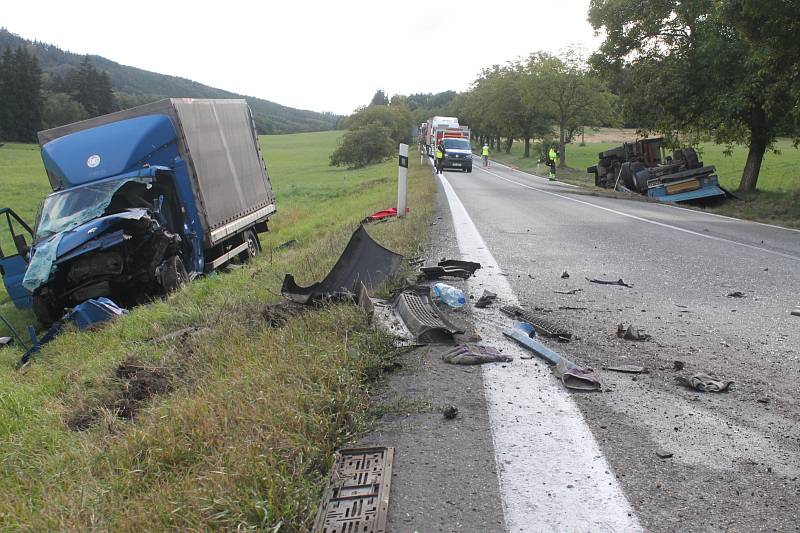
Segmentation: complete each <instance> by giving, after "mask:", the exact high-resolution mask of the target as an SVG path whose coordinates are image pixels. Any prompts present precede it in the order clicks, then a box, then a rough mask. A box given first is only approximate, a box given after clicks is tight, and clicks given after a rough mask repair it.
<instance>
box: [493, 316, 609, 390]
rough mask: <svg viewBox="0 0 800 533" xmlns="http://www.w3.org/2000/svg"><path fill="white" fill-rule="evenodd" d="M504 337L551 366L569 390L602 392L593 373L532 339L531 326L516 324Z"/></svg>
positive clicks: (504, 333) (533, 333)
mask: <svg viewBox="0 0 800 533" xmlns="http://www.w3.org/2000/svg"><path fill="white" fill-rule="evenodd" d="M503 335H505V336H506V337H508V338H510V339H512V340H514V341H516V342H517V343H519V344H520V345H522V346H523V347H524V348H527V349H528V350H530V351H532V352H533V353H535V354H536V355H538V356H539V357H541V358H542V359H544V360H545V361H546V362H548V363H549V364H551V365H552V368H551V369H552V371H553V374H554V375H555V376H556V377H557V378H559V379H560V380H561V382H562V383H563V384H564V386H565V387H567V388H568V389H573V390H581V391H599V390H601V385H600V382H599V381H598V380H597V379H595V378H594V377H593V375H592V373H591V371H589V370H586V369H584V368H581V367H579V366H578V365H576V364H575V363H573V362H572V361H570V360H569V359H566V358H565V357H562V356H561V355H560V354H558V353H557V352H554V351H553V350H551V349H550V348H548V347H547V346H545V345H544V344H542V343H540V342H537V341H536V340H534V339H532V338H531V337H534V336H536V331H534V329H533V326H531V325H530V324H527V323H525V322H518V323H516V324H514V327H513V328H509V329H506V330H505V331H503Z"/></svg>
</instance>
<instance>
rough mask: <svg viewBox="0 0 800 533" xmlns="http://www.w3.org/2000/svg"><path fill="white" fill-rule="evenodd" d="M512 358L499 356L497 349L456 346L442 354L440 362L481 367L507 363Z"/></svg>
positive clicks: (467, 345)
mask: <svg viewBox="0 0 800 533" xmlns="http://www.w3.org/2000/svg"><path fill="white" fill-rule="evenodd" d="M513 360H514V358H513V357H510V356H508V355H503V354H501V353H500V352H499V351H498V350H497V348H493V347H491V346H481V345H480V344H471V343H467V344H457V345H456V346H453V347H452V348H448V349H447V350H445V351H444V352H442V361H444V362H445V363H450V364H451V365H481V364H483V363H508V362H510V361H513Z"/></svg>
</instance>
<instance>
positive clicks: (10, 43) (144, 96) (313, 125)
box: [0, 28, 340, 133]
mask: <svg viewBox="0 0 800 533" xmlns="http://www.w3.org/2000/svg"><path fill="white" fill-rule="evenodd" d="M20 46H23V47H26V48H28V50H29V51H31V52H32V53H33V54H34V55H35V56H36V58H37V59H38V60H39V65H40V67H41V68H42V71H43V72H44V73H45V74H48V73H52V74H58V75H61V76H63V75H65V74H66V73H67V72H68V71H69V70H70V69H77V68H78V67H80V64H81V62H82V61H83V59H84V56H82V55H79V54H73V53H71V52H66V51H64V50H61V49H60V48H58V47H56V46H54V45H51V44H45V43H41V42H38V41H30V40H28V39H24V38H22V37H20V36H19V35H16V34H13V33H11V32H9V31H8V30H6V29H4V28H0V53H2V51H3V50H5V49H7V48H11V49H12V50H13V49H16V48H18V47H20ZM89 59H90V60H91V62H92V63H93V64H94V66H95V67H96V68H97V69H98V70H100V71H106V72H107V73H108V75H109V76H110V77H111V86H112V89H113V90H114V96H115V101H116V102H117V103H118V105H119V106H120V107H131V106H134V105H139V104H143V103H146V102H150V101H153V100H158V99H160V98H164V97H174V98H181V97H189V98H247V101H248V103H249V104H250V107H251V108H252V109H253V114H254V115H255V119H256V125H257V127H258V130H259V133H295V132H305V131H323V130H332V129H335V128H336V125H337V122H338V120H339V118H340V117H339V116H337V115H334V114H331V113H318V112H316V111H306V110H302V109H295V108H292V107H286V106H282V105H280V104H276V103H275V102H270V101H268V100H262V99H261V98H254V97H249V96H243V95H240V94H236V93H232V92H229V91H225V90H222V89H217V88H214V87H209V86H207V85H203V84H202V83H198V82H195V81H192V80H188V79H186V78H179V77H177V76H168V75H165V74H158V73H156V72H150V71H147V70H142V69H139V68H135V67H129V66H126V65H120V64H119V63H117V62H115V61H111V60H110V59H106V58H104V57H101V56H95V55H92V56H89Z"/></svg>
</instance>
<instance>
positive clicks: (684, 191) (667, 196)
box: [586, 137, 727, 202]
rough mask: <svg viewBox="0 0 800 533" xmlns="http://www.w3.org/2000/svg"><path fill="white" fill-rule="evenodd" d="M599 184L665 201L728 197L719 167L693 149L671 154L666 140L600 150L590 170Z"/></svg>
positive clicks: (641, 141)
mask: <svg viewBox="0 0 800 533" xmlns="http://www.w3.org/2000/svg"><path fill="white" fill-rule="evenodd" d="M586 170H587V172H588V173H589V174H594V183H595V185H597V186H598V187H605V188H607V189H614V190H618V191H626V192H637V193H639V194H643V195H647V196H650V197H652V198H655V199H657V200H660V201H663V202H688V201H692V200H700V199H711V198H724V197H725V196H726V195H727V193H726V192H725V190H724V189H722V188H721V187H720V186H719V181H718V179H717V175H716V168H714V166H713V165H709V166H705V165H703V162H702V161H700V160H699V157H698V155H697V152H696V151H695V150H694V149H693V148H686V149H683V150H674V151H673V152H672V154H671V155H667V153H666V150H665V149H664V139H663V138H661V137H658V138H653V139H641V140H638V141H636V142H632V143H624V144H623V145H622V146H619V147H617V148H613V149H611V150H606V151H605V152H600V154H599V161H598V163H597V165H594V166H591V167H589V168H587V169H586Z"/></svg>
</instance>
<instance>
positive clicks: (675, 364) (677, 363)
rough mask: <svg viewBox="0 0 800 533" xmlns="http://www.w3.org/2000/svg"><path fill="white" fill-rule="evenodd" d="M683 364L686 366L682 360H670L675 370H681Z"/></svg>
mask: <svg viewBox="0 0 800 533" xmlns="http://www.w3.org/2000/svg"><path fill="white" fill-rule="evenodd" d="M685 366H686V363H684V362H683V361H673V362H672V368H674V369H675V370H683V368H684V367H685Z"/></svg>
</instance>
